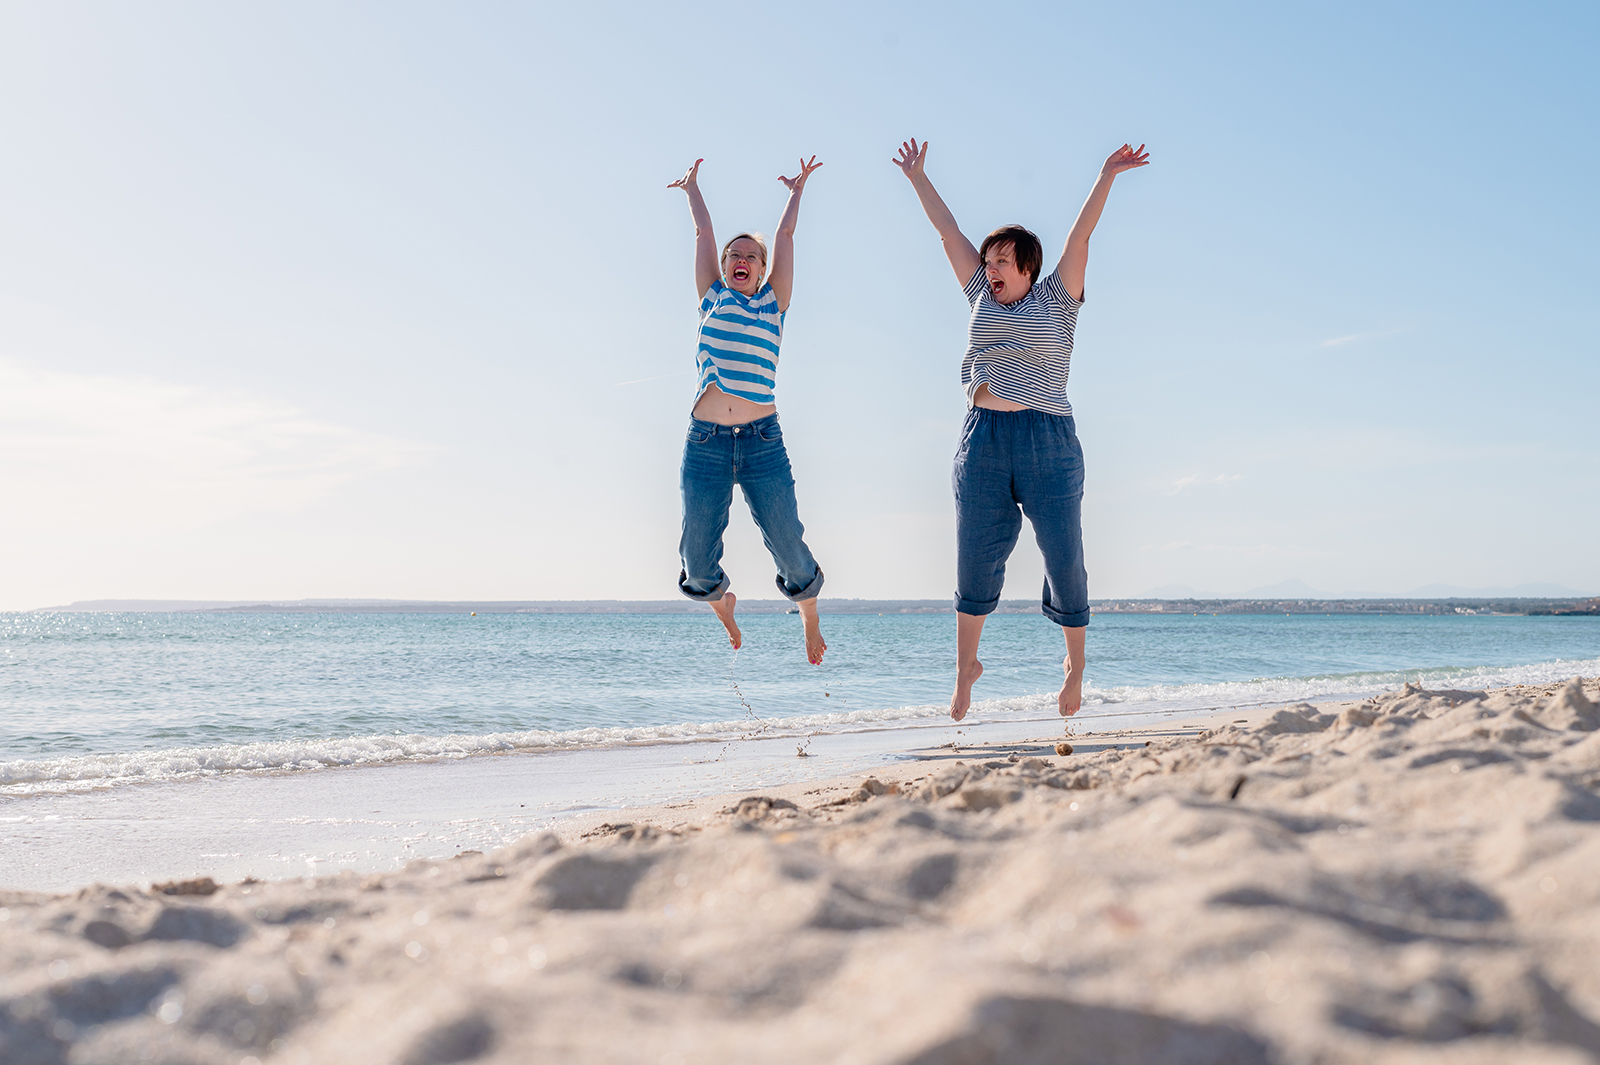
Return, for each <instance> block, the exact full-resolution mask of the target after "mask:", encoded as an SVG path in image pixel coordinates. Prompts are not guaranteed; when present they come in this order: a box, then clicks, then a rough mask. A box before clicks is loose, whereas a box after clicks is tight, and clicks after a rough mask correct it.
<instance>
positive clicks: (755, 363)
mask: <svg viewBox="0 0 1600 1065" xmlns="http://www.w3.org/2000/svg"><path fill="white" fill-rule="evenodd" d="M702 162H704V160H702V159H696V160H695V161H694V165H693V166H691V167H690V168H689V170H688V172H687V173H685V174H684V175H683V177H681V178H679V179H678V180H677V181H674V182H672V183H671V184H670V185H669V186H668V188H675V189H682V190H683V191H684V192H685V193H687V194H688V197H689V211H690V214H691V215H693V217H694V233H695V241H694V280H695V291H696V292H698V293H699V295H700V336H699V345H698V348H697V350H696V352H695V362H696V366H697V368H698V369H699V383H698V385H697V386H696V391H695V402H694V409H693V410H692V412H691V413H690V417H689V432H688V436H687V438H686V440H685V441H684V447H683V465H682V468H681V472H680V474H679V487H680V488H681V490H682V493H683V535H682V538H681V539H680V540H679V542H678V555H679V558H680V560H681V561H682V565H683V568H682V569H681V570H680V571H679V574H678V589H679V590H680V591H681V592H683V594H684V595H686V596H688V597H689V598H690V599H695V600H698V601H700V602H703V603H709V604H710V605H711V609H712V610H713V611H715V612H716V615H717V618H718V619H719V620H720V621H721V622H722V624H723V627H724V628H726V629H727V630H728V642H729V643H730V644H732V645H733V647H734V648H735V649H737V648H738V647H739V645H740V644H741V643H742V642H743V636H742V635H741V634H740V632H739V626H738V624H737V623H736V622H735V620H734V616H733V612H734V607H735V605H736V604H737V602H738V599H737V597H736V596H735V595H734V594H733V593H732V592H730V591H729V590H728V586H729V584H730V581H729V579H728V575H727V574H726V573H724V572H723V570H722V564H721V563H722V534H723V532H724V531H726V529H727V527H728V508H729V507H730V506H731V505H732V503H733V486H734V485H738V486H739V488H740V489H741V490H742V491H743V492H744V499H745V502H746V503H747V504H749V507H750V515H751V517H753V518H755V521H756V525H757V526H759V527H760V529H761V537H762V539H763V540H764V541H765V543H766V545H767V550H768V551H770V552H771V553H772V561H773V562H774V563H775V564H776V565H777V569H778V573H777V578H776V581H777V585H778V590H779V591H780V592H782V593H783V595H784V596H785V597H786V598H788V599H789V600H790V601H791V602H793V603H794V604H795V605H796V606H798V607H799V608H800V617H801V620H802V622H803V623H804V628H805V642H806V660H807V661H809V662H810V663H811V664H812V665H819V664H821V662H822V656H823V654H824V652H826V651H827V649H828V645H827V644H826V643H825V642H823V639H822V628H821V625H820V623H819V622H818V619H817V593H818V592H820V591H821V590H822V569H821V567H819V566H818V565H817V561H816V559H815V558H813V557H812V555H811V549H810V548H808V547H807V546H806V542H805V538H804V534H805V527H804V526H803V525H801V524H800V512H799V507H798V505H797V504H796V502H795V495H794V475H793V473H792V472H791V471H790V468H789V454H788V452H787V451H786V450H785V449H784V445H783V430H782V429H781V428H780V427H779V425H778V407H777V399H776V396H775V394H774V386H775V385H776V383H777V382H776V378H777V372H778V348H779V344H780V343H781V341H782V339H783V320H784V315H785V314H786V313H787V312H788V310H789V295H790V292H791V289H792V287H793V284H794V230H795V223H796V221H797V220H798V218H799V216H800V195H801V193H803V192H804V191H805V187H806V180H807V179H808V178H809V177H810V176H811V174H812V172H813V171H814V170H816V169H817V168H818V167H820V166H821V165H822V164H821V163H819V162H817V160H816V156H812V157H811V159H810V160H809V161H807V160H804V159H802V160H801V161H800V172H799V173H798V174H797V175H796V176H794V177H792V178H788V177H779V178H778V180H779V181H781V182H783V184H784V187H786V188H787V189H788V190H789V199H788V202H787V203H786V204H785V205H784V209H783V216H782V217H781V218H780V219H779V220H778V231H777V234H776V236H775V237H774V239H773V248H772V262H771V268H770V270H769V269H768V263H767V246H766V242H765V241H763V240H762V239H761V238H760V236H758V235H756V234H754V233H741V234H739V235H738V236H736V237H734V238H733V239H732V240H730V241H728V243H727V244H726V245H725V246H724V247H723V248H722V249H721V251H720V253H719V251H718V249H717V238H716V237H715V236H714V235H713V233H712V230H711V213H710V212H709V211H708V210H707V209H706V201H705V198H704V197H703V196H701V195H700V185H699V181H698V178H699V174H700V164H701V163H702Z"/></svg>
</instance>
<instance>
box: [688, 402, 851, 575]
mask: <svg viewBox="0 0 1600 1065" xmlns="http://www.w3.org/2000/svg"><path fill="white" fill-rule="evenodd" d="M678 484H679V487H680V488H681V489H682V491H683V538H682V539H681V540H679V541H678V556H679V558H681V559H682V561H683V569H682V570H681V571H680V572H679V574H678V590H679V591H681V592H682V593H683V594H684V595H686V596H688V597H689V598H690V599H699V600H701V601H703V602H707V603H711V602H715V601H716V600H718V599H721V598H722V593H723V592H725V591H727V590H728V575H727V574H726V573H724V572H722V534H723V532H724V531H726V530H727V528H728V508H729V507H730V506H732V505H733V486H734V485H738V486H739V487H740V488H741V489H742V490H743V491H744V501H745V502H746V503H747V504H749V507H750V516H751V517H753V518H755V519H756V525H757V526H758V527H759V528H760V529H761V538H762V540H764V541H765V542H766V545H767V550H768V551H770V552H772V561H773V562H775V563H777V565H778V576H777V583H778V591H780V592H782V593H783V594H784V595H785V596H787V597H788V598H789V599H790V600H792V601H794V602H796V603H798V602H800V601H801V600H804V599H815V598H816V597H817V593H818V592H820V591H822V570H821V568H819V567H818V566H817V560H816V559H814V558H812V557H811V549H810V548H808V547H807V546H806V542H805V540H804V539H802V537H803V536H804V534H805V531H806V530H805V526H803V525H801V524H800V510H799V508H798V507H797V506H796V505H795V501H794V474H793V473H791V472H790V470H789V453H788V452H787V451H785V450H784V447H783V430H782V429H780V428H779V427H778V416H777V415H776V414H769V415H767V416H766V417H765V418H759V419H757V420H756V421H753V422H747V423H746V424H744V425H717V424H716V423H715V422H703V421H700V420H699V419H698V418H690V419H689V435H688V438H687V439H686V440H685V441H684V444H683V469H682V472H681V473H680V474H679V478H678Z"/></svg>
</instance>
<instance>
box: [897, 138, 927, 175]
mask: <svg viewBox="0 0 1600 1065" xmlns="http://www.w3.org/2000/svg"><path fill="white" fill-rule="evenodd" d="M889 161H890V162H891V163H893V164H894V165H895V166H897V167H899V168H900V169H901V170H902V171H904V172H905V175H906V177H908V178H914V177H916V176H917V175H918V174H920V173H922V165H923V164H924V163H926V162H927V161H928V142H927V141H923V142H922V143H921V144H920V145H919V144H917V138H915V137H912V138H911V139H910V140H909V141H901V142H900V151H899V154H898V157H897V158H895V159H891V160H889Z"/></svg>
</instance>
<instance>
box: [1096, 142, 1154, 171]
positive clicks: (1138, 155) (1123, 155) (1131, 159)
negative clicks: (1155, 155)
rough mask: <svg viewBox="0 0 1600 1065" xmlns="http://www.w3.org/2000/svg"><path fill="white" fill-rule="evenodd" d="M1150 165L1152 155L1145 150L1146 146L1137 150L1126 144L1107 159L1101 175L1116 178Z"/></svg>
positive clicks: (1141, 146)
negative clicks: (1125, 171)
mask: <svg viewBox="0 0 1600 1065" xmlns="http://www.w3.org/2000/svg"><path fill="white" fill-rule="evenodd" d="M1149 165H1150V153H1149V152H1147V151H1145V150H1144V145H1142V144H1141V145H1139V147H1137V148H1133V147H1130V146H1128V145H1126V144H1124V145H1123V146H1122V147H1120V148H1118V149H1117V150H1116V151H1114V152H1112V153H1111V154H1110V155H1108V156H1107V157H1106V161H1105V165H1104V166H1102V167H1101V168H1100V173H1101V174H1103V175H1109V176H1111V177H1116V176H1117V175H1118V174H1120V173H1122V172H1123V171H1124V170H1133V169H1136V168H1138V167H1141V166H1149Z"/></svg>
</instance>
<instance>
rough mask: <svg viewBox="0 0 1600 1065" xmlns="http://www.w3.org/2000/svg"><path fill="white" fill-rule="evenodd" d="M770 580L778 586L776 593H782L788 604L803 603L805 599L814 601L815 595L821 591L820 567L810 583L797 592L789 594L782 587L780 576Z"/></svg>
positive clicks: (787, 590) (786, 589)
mask: <svg viewBox="0 0 1600 1065" xmlns="http://www.w3.org/2000/svg"><path fill="white" fill-rule="evenodd" d="M772 580H773V583H774V584H776V585H777V586H778V591H780V592H782V593H783V597H784V598H785V599H787V600H789V602H791V603H803V602H805V601H806V600H807V599H815V598H816V597H817V593H818V592H820V591H822V567H821V566H818V567H817V575H816V576H815V577H812V578H811V583H810V584H808V585H806V586H805V587H804V588H802V589H800V590H799V591H798V592H791V591H790V590H789V589H788V588H786V587H784V584H783V576H782V575H781V574H780V575H778V576H776V577H773V578H772Z"/></svg>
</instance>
